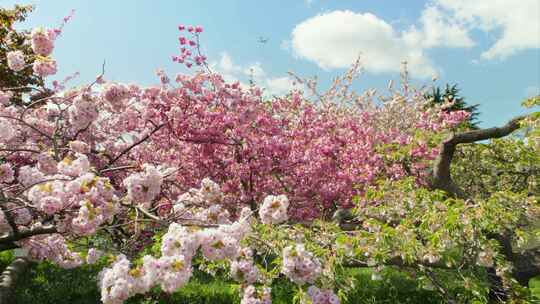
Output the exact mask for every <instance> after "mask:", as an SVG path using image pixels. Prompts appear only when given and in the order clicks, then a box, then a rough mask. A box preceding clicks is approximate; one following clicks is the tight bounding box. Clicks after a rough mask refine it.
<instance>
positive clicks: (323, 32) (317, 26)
mask: <svg viewBox="0 0 540 304" xmlns="http://www.w3.org/2000/svg"><path fill="white" fill-rule="evenodd" d="M539 13H540V0H518V1H510V0H431V2H430V3H429V4H428V5H426V7H425V8H424V9H423V10H422V12H421V16H420V18H419V19H418V20H417V21H416V22H415V24H414V25H412V26H410V27H409V28H408V29H406V30H404V31H398V30H396V29H395V28H394V26H396V23H395V22H394V23H393V22H391V21H390V22H387V21H385V20H383V19H381V18H379V17H377V16H375V15H373V14H370V13H361V12H352V11H349V10H345V11H342V10H336V11H332V12H327V13H324V14H320V15H317V16H315V17H312V18H309V19H306V20H304V21H303V22H301V23H299V24H297V25H296V27H295V28H294V29H293V31H292V33H291V41H290V43H283V47H282V48H283V49H288V47H289V46H290V48H291V49H292V51H293V52H294V54H295V55H296V56H298V57H300V58H304V59H307V60H310V61H313V62H315V63H316V64H317V65H318V66H319V67H321V68H323V69H332V68H346V67H348V66H349V65H350V64H352V63H353V62H354V60H355V59H356V58H357V57H358V56H359V55H361V58H362V61H361V62H362V66H363V67H364V68H365V70H366V71H368V72H373V73H381V72H396V71H399V69H400V62H402V61H404V60H406V61H407V62H408V63H409V70H410V72H411V74H412V76H415V77H420V78H427V77H431V76H432V75H434V74H437V71H438V68H437V67H436V66H435V64H434V63H433V62H432V61H431V60H430V59H429V57H428V56H427V55H426V52H427V50H429V49H432V48H436V47H439V48H470V47H473V46H475V45H476V43H475V42H474V41H473V39H472V38H471V33H472V31H474V30H480V31H483V32H488V33H490V34H492V33H494V34H495V35H498V36H496V37H497V40H496V42H495V43H494V44H493V45H492V46H491V47H490V48H489V49H487V50H485V51H484V52H483V53H482V54H481V55H480V58H481V59H484V60H490V59H495V58H499V59H504V58H506V57H508V56H511V55H513V54H515V53H517V52H518V51H520V50H525V49H538V48H540V14H539Z"/></svg>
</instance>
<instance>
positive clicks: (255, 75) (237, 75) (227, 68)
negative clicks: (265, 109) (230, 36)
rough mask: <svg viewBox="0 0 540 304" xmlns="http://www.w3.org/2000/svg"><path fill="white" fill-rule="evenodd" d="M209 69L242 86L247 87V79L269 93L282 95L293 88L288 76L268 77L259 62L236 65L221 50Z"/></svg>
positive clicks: (227, 80) (291, 80)
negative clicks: (216, 60) (219, 56)
mask: <svg viewBox="0 0 540 304" xmlns="http://www.w3.org/2000/svg"><path fill="white" fill-rule="evenodd" d="M210 69H211V70H212V71H214V72H217V73H219V74H221V76H222V77H223V79H224V80H225V81H226V82H237V81H238V82H240V85H241V86H242V87H243V88H249V82H248V81H249V80H250V79H251V80H253V81H254V82H255V84H256V85H257V86H259V87H261V88H265V89H266V92H267V93H268V94H270V95H282V94H285V93H288V92H289V91H290V90H291V89H292V88H293V84H294V82H293V79H292V78H290V77H287V76H285V77H268V76H267V74H266V72H265V71H264V69H263V67H262V64H261V63H260V62H255V63H252V64H248V65H245V66H241V65H237V64H235V63H234V61H233V60H232V58H231V56H230V55H229V54H228V53H226V52H223V53H221V58H220V60H219V61H218V62H212V63H210Z"/></svg>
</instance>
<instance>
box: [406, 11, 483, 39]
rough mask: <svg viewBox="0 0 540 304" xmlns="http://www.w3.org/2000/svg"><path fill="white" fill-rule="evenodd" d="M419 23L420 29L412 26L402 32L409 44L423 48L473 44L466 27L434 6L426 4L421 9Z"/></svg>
mask: <svg viewBox="0 0 540 304" xmlns="http://www.w3.org/2000/svg"><path fill="white" fill-rule="evenodd" d="M420 24H421V25H422V27H421V29H420V30H419V29H417V28H416V27H415V26H412V27H411V28H410V29H409V30H408V31H406V32H405V33H404V34H403V39H405V41H406V42H407V43H408V44H409V45H418V44H420V45H421V46H422V47H424V48H433V47H465V48H468V47H472V46H474V41H473V40H472V39H471V37H469V32H468V30H467V28H466V27H465V26H464V25H463V24H462V23H460V22H457V21H456V20H455V19H452V18H449V17H448V16H447V15H445V14H444V12H442V11H441V10H440V9H439V8H438V7H436V6H428V7H426V8H425V9H424V10H423V11H422V15H421V17H420Z"/></svg>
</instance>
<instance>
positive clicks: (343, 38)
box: [291, 11, 437, 77]
mask: <svg viewBox="0 0 540 304" xmlns="http://www.w3.org/2000/svg"><path fill="white" fill-rule="evenodd" d="M291 46H292V49H293V50H294V52H295V54H296V55H297V56H299V57H301V58H305V59H308V60H311V61H314V62H315V63H317V65H319V66H320V67H321V68H323V69H331V68H345V67H348V66H350V65H351V64H352V63H353V62H354V60H355V59H356V58H357V57H358V56H359V55H361V58H362V66H363V68H364V69H366V70H367V71H370V72H374V73H381V72H395V71H399V69H400V67H401V65H400V63H401V62H402V61H404V60H406V61H407V62H408V66H409V70H410V72H411V74H412V75H413V76H416V77H432V76H433V75H435V74H437V72H436V68H435V67H434V65H433V64H432V62H431V61H430V60H429V58H427V56H426V55H425V52H424V49H423V48H422V47H421V45H418V44H413V43H411V42H410V41H409V40H407V39H404V37H403V35H400V34H398V33H396V31H395V30H394V29H393V27H392V26H391V25H390V24H389V23H387V22H385V21H384V20H382V19H379V18H378V17H377V16H375V15H373V14H370V13H364V14H362V13H355V12H352V11H333V12H330V13H326V14H323V15H318V16H315V17H313V18H310V19H307V20H305V21H303V22H302V23H300V24H298V25H297V26H296V27H295V28H294V30H293V32H292V34H291Z"/></svg>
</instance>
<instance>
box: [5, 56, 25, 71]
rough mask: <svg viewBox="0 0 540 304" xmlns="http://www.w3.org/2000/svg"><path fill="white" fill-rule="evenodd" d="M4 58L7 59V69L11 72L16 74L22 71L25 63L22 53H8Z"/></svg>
mask: <svg viewBox="0 0 540 304" xmlns="http://www.w3.org/2000/svg"><path fill="white" fill-rule="evenodd" d="M6 57H7V64H8V67H9V68H10V69H12V70H13V71H15V72H18V71H20V70H22V69H24V66H25V64H26V63H25V59H24V53H23V52H22V51H11V52H8V53H7V55H6Z"/></svg>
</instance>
